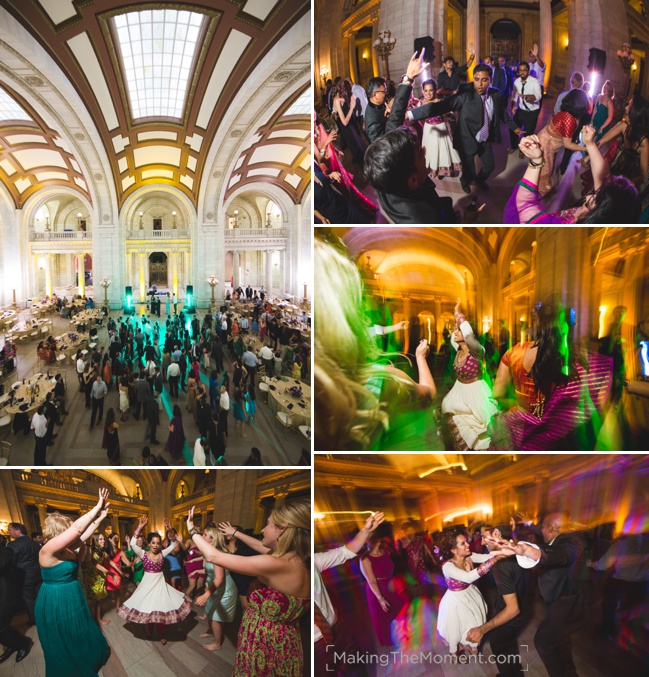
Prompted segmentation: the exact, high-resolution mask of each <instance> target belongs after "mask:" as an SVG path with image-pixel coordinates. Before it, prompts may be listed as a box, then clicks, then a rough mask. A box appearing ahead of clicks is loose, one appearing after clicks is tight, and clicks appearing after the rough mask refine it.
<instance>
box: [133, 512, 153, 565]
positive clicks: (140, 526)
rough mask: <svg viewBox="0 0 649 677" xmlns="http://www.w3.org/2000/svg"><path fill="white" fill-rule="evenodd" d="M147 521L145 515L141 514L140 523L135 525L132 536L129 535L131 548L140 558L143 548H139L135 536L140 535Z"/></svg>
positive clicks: (142, 555) (142, 554)
mask: <svg viewBox="0 0 649 677" xmlns="http://www.w3.org/2000/svg"><path fill="white" fill-rule="evenodd" d="M148 521H149V520H148V518H147V516H146V515H142V517H140V523H139V524H138V525H137V529H136V530H135V533H134V534H133V536H131V550H132V551H133V552H134V553H135V554H136V555H137V556H138V557H140V558H141V557H144V550H143V549H142V548H140V546H139V545H138V544H137V537H138V536H139V535H140V532H141V531H142V529H144V527H145V526H146V523H147V522H148Z"/></svg>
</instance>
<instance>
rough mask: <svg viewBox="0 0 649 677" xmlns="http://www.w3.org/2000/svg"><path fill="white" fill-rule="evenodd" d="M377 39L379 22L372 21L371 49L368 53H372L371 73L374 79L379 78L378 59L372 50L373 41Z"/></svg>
mask: <svg viewBox="0 0 649 677" xmlns="http://www.w3.org/2000/svg"><path fill="white" fill-rule="evenodd" d="M378 37H379V22H378V21H374V22H373V23H372V47H371V49H370V52H371V53H372V72H373V74H374V77H375V78H378V77H379V57H378V56H377V54H376V50H375V49H374V41H375V40H376V39H377V38H378Z"/></svg>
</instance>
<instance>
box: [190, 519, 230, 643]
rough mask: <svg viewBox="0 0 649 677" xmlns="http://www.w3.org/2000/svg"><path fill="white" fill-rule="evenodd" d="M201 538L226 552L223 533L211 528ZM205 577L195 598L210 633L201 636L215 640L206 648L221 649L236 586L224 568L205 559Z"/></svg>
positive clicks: (205, 530)
mask: <svg viewBox="0 0 649 677" xmlns="http://www.w3.org/2000/svg"><path fill="white" fill-rule="evenodd" d="M203 538H204V539H205V540H206V541H207V542H208V543H209V544H210V545H212V546H213V547H214V548H216V549H217V550H220V551H221V552H228V549H227V546H226V544H225V538H224V537H223V534H222V533H221V532H220V531H218V530H217V529H215V528H214V527H207V528H205V529H204V530H203ZM205 571H206V572H207V579H206V581H205V592H204V593H203V594H202V595H200V596H199V597H197V598H196V604H198V606H205V615H206V616H207V623H208V626H209V630H210V631H211V632H204V633H203V634H202V635H201V637H212V636H213V637H214V642H213V643H211V644H205V648H206V649H207V650H208V651H220V650H221V646H222V644H223V623H231V622H232V621H233V620H234V614H235V612H236V610H237V596H238V593H237V586H236V585H235V583H234V581H233V580H232V576H230V572H229V571H228V570H227V569H224V568H223V567H221V566H219V565H218V564H212V563H211V562H205Z"/></svg>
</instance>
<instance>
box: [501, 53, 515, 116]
mask: <svg viewBox="0 0 649 677" xmlns="http://www.w3.org/2000/svg"><path fill="white" fill-rule="evenodd" d="M498 67H499V68H500V69H501V70H502V72H503V73H504V74H505V82H506V87H505V93H504V95H503V101H504V105H505V108H507V106H508V103H507V102H508V101H509V97H510V96H511V93H512V92H513V91H514V74H513V73H512V69H511V68H510V67H509V66H508V65H507V59H506V58H505V57H504V56H503V55H502V54H500V55H499V56H498Z"/></svg>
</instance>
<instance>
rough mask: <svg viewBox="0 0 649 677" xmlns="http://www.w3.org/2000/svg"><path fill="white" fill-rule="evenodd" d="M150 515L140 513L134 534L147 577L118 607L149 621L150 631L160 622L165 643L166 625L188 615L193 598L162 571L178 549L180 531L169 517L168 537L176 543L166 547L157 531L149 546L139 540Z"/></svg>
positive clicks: (126, 614)
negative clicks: (141, 546)
mask: <svg viewBox="0 0 649 677" xmlns="http://www.w3.org/2000/svg"><path fill="white" fill-rule="evenodd" d="M147 521H148V520H147V518H146V517H145V516H144V515H143V516H142V517H140V524H139V525H138V528H137V529H136V531H135V533H134V534H133V538H131V550H133V552H134V553H135V554H136V555H137V556H138V557H139V558H140V559H141V560H142V564H143V566H144V577H143V578H142V582H141V583H140V585H138V587H137V588H136V590H135V592H134V593H133V594H132V595H131V597H129V598H128V599H127V600H126V602H124V604H122V606H121V607H120V608H119V609H118V610H117V613H118V614H119V615H120V616H121V617H122V618H123V619H124V620H125V621H130V622H131V623H146V624H148V626H149V633H150V634H152V631H153V626H154V625H155V626H157V629H158V639H159V640H160V643H161V644H166V643H167V640H166V639H165V638H164V627H165V625H173V624H174V623H178V622H179V621H182V620H184V619H185V618H187V616H188V615H189V613H190V612H191V610H192V601H191V599H190V598H189V597H187V596H186V595H184V594H183V593H182V592H180V591H179V590H176V589H175V588H173V587H172V586H171V585H169V584H168V583H167V582H166V581H165V578H164V574H163V573H162V567H163V565H164V558H165V557H166V556H167V555H168V554H170V553H171V552H172V551H173V550H175V549H176V545H177V544H176V542H175V538H176V532H175V530H173V529H171V523H170V522H169V520H168V519H166V520H165V528H166V529H167V531H168V533H167V537H168V538H169V540H170V541H173V542H172V544H171V545H170V546H169V547H168V548H165V549H164V550H163V549H162V538H161V537H160V534H158V533H157V532H153V533H150V534H149V535H148V537H147V539H146V540H147V544H148V546H149V550H148V551H147V550H143V549H142V548H140V547H139V546H138V544H137V538H138V536H139V535H140V532H141V531H142V529H143V528H144V527H145V525H146V523H147Z"/></svg>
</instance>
